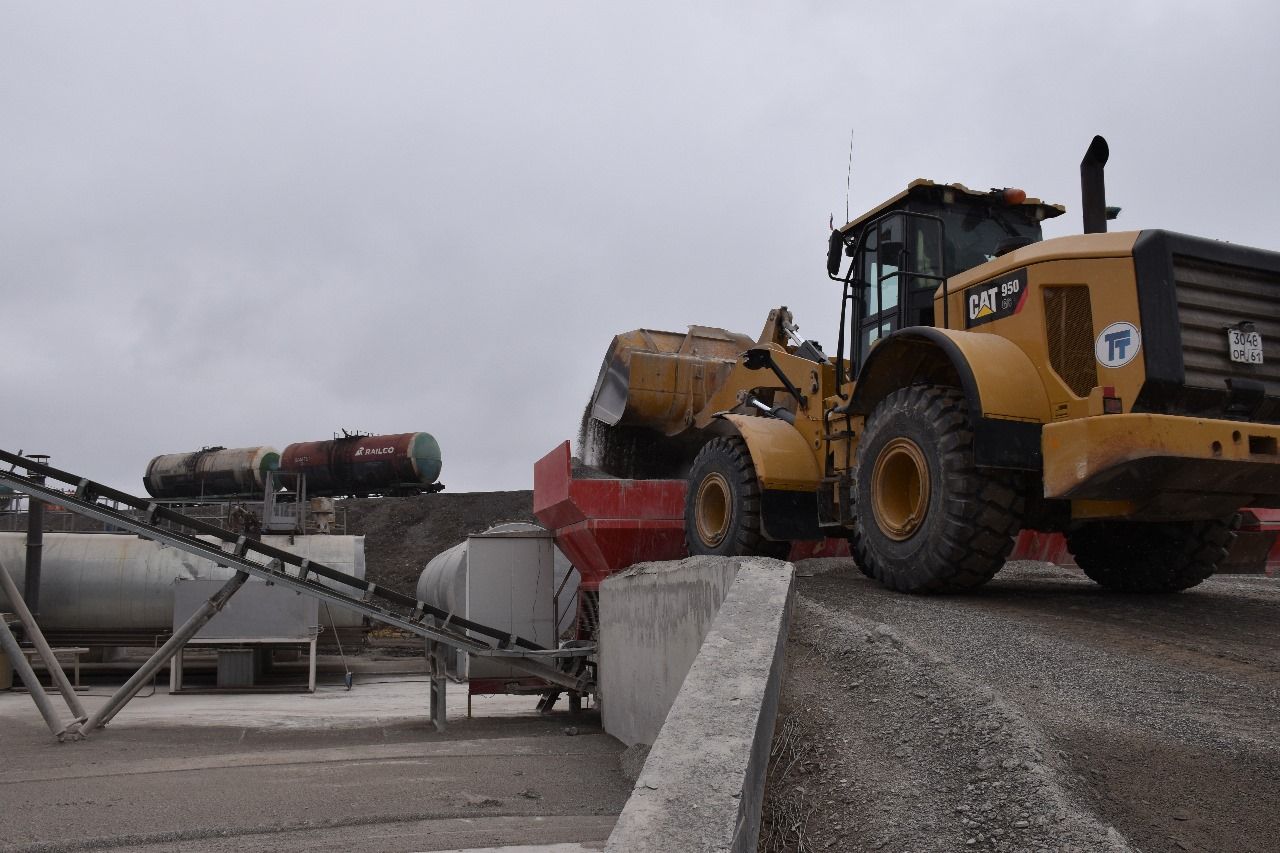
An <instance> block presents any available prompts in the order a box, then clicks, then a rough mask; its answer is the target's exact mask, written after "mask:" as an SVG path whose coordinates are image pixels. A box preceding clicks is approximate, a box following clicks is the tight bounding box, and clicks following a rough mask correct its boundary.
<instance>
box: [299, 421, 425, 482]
mask: <svg viewBox="0 0 1280 853" xmlns="http://www.w3.org/2000/svg"><path fill="white" fill-rule="evenodd" d="M441 465H442V462H441V456H440V444H439V443H438V442H437V441H436V440H435V438H434V437H433V436H432V435H431V434H430V433H426V432H406V433H398V434H396V435H344V436H342V437H341V438H334V439H330V440H328V441H304V442H299V443H297V444H290V445H289V446H288V447H286V448H285V449H284V452H283V453H282V454H280V470H281V471H284V472H288V473H297V474H305V475H306V476H307V494H309V495H317V496H333V497H339V496H344V495H352V496H355V497H365V496H367V495H371V494H379V495H414V494H421V493H422V492H438V491H440V490H441V489H443V488H444V486H443V485H442V484H440V483H439V482H437V480H438V479H439V477H440V468H441Z"/></svg>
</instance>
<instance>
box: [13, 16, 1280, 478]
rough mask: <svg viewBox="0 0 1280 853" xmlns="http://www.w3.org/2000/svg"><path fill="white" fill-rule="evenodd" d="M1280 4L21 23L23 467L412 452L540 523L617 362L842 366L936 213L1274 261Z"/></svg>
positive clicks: (16, 186) (16, 381)
mask: <svg viewBox="0 0 1280 853" xmlns="http://www.w3.org/2000/svg"><path fill="white" fill-rule="evenodd" d="M1278 32H1280V4H1275V3H1274V2H1229V0H1227V1H1226V2H1219V3H1216V4H1213V5H1212V7H1211V5H1210V4H1208V3H1203V2H1197V3H1190V2H1170V0H1159V1H1158V2H1157V0H1149V1H1148V2H1132V3H1129V2H1106V3H1097V2H1072V3H1037V2H1030V0H1016V2H964V3H941V2H939V3H922V2H894V3H880V4H872V3H834V2H830V3H829V2H807V3H805V2H778V3H752V2H739V3H672V4H665V3H652V2H651V3H627V4H623V3H601V2H597V3H534V2H524V3H503V4H495V3H448V4H446V3H390V2H382V3H346V4H337V3H317V2H297V3H281V2H277V3H248V2H244V3H226V2H216V3H122V2H117V3H110V4H107V3H76V4H73V3H46V2H28V3H13V2H4V3H0V288H2V292H3V303H2V306H3V307H2V309H0V312H2V313H0V316H2V317H3V326H2V327H0V328H2V329H3V350H2V351H3V353H4V367H3V370H2V371H0V404H2V412H3V413H2V414H0V447H3V448H5V449H8V450H17V449H18V448H23V449H25V450H26V451H28V452H44V453H49V454H52V455H53V457H54V462H55V463H57V464H59V465H60V466H62V467H65V468H68V469H70V470H73V471H76V472H78V473H82V474H85V475H87V476H90V477H91V478H94V479H100V480H105V481H107V482H109V483H111V484H112V485H115V486H118V487H121V488H125V489H127V490H130V491H133V492H135V493H136V492H140V491H141V489H142V487H141V476H142V473H143V470H144V468H145V466H146V464H147V462H148V460H149V459H150V458H151V457H152V456H154V455H156V454H158V453H166V452H178V451H186V450H195V449H198V448H200V447H201V446H203V445H211V444H221V445H226V446H229V447H240V446H248V445H256V444H270V445H274V446H275V447H277V448H280V449H283V447H284V446H285V445H286V444H289V443H290V442H293V441H304V440H313V439H320V438H327V437H329V436H330V435H331V434H332V433H333V432H334V431H335V430H337V429H339V428H347V429H361V430H366V431H373V432H408V431H415V430H425V431H427V432H431V433H433V434H434V435H435V436H436V437H437V438H438V439H439V440H440V444H441V447H442V449H443V453H444V459H445V462H444V472H443V474H442V480H443V481H444V482H445V483H446V484H448V487H449V488H450V490H453V491H472V490H487V489H509V488H528V487H530V485H531V482H532V465H533V462H534V461H535V460H536V459H537V458H539V457H540V456H542V455H543V454H544V453H545V452H546V451H548V450H549V449H550V448H551V447H553V446H554V445H555V444H556V443H558V442H559V441H561V440H563V439H565V438H570V437H572V436H574V435H575V433H576V431H577V425H578V419H579V416H580V413H581V411H582V408H583V405H584V404H585V403H586V400H587V397H588V395H589V393H590V391H591V388H592V384H593V382H594V379H595V375H596V371H597V370H598V368H599V365H600V360H601V358H602V357H603V355H604V351H605V348H606V347H607V346H608V344H609V341H610V339H611V337H612V336H613V335H614V334H616V333H618V332H621V331H624V330H627V329H632V328H637V327H641V326H647V327H652V328H669V329H683V327H684V326H686V325H688V324H690V323H700V324H706V325H717V326H725V327H728V328H731V329H735V330H740V331H744V332H747V333H750V334H751V335H753V336H754V335H755V334H757V333H758V332H759V329H760V327H761V325H762V324H763V322H764V318H765V315H766V313H767V312H768V310H769V308H770V307H772V306H776V305H778V304H786V305H789V306H790V307H791V308H792V309H793V310H794V311H795V313H796V317H797V321H798V322H799V323H800V326H801V328H802V330H803V332H804V333H806V334H807V335H809V336H811V337H816V338H818V339H819V340H821V341H823V342H827V343H831V342H834V338H835V331H836V311H837V310H838V294H837V292H836V291H835V290H834V289H833V285H832V283H831V282H829V281H828V280H827V279H826V276H825V274H824V270H823V260H824V257H823V255H824V251H825V246H826V237H827V219H828V216H829V215H830V214H833V213H834V214H835V215H836V219H837V220H840V219H842V218H843V215H844V209H845V179H846V160H847V156H848V146H849V134H850V130H851V129H852V131H853V135H854V168H853V176H852V178H853V179H852V184H853V189H852V198H851V200H850V205H851V209H852V210H853V212H855V213H856V212H858V211H860V210H863V209H865V208H867V207H870V206H872V205H874V204H875V203H877V202H879V201H881V200H882V199H883V198H885V197H887V196H889V195H891V194H893V193H895V192H897V191H898V190H900V189H902V188H903V187H904V186H905V185H906V183H907V182H908V181H910V180H911V179H912V178H916V177H929V178H933V179H935V180H939V181H948V182H950V181H961V182H963V183H966V184H968V185H969V186H971V187H978V188H987V187H993V186H1019V187H1023V188H1024V189H1026V190H1027V191H1028V192H1029V193H1030V194H1031V195H1035V196H1040V197H1042V198H1045V199H1047V200H1049V201H1056V202H1059V203H1062V204H1066V205H1067V206H1068V208H1069V212H1068V214H1067V215H1066V216H1064V217H1061V218H1060V219H1058V220H1056V221H1055V222H1053V223H1050V224H1049V226H1048V228H1047V231H1048V232H1049V234H1050V236H1056V235H1061V234H1068V233H1075V232H1077V231H1078V230H1079V228H1080V217H1079V211H1078V197H1079V188H1078V175H1079V171H1078V166H1079V162H1080V157H1081V155H1082V154H1083V152H1084V149H1085V147H1086V146H1087V144H1088V142H1089V140H1090V138H1091V137H1092V135H1093V134H1095V133H1102V134H1104V135H1105V136H1106V137H1107V138H1108V140H1109V141H1110V143H1111V163H1110V165H1109V167H1108V201H1109V202H1111V203H1113V204H1119V205H1122V206H1123V208H1124V213H1123V215H1122V217H1121V220H1120V222H1119V223H1117V224H1116V225H1115V226H1113V227H1119V228H1125V229H1131V228H1133V229H1136V228H1147V227H1162V228H1170V229H1174V230H1180V231H1187V232H1191V233H1198V234H1201V235H1204V236H1209V237H1216V238H1222V239H1228V240H1232V241H1237V242H1242V243H1250V244H1254V245H1261V246H1264V247H1267V248H1280V236H1278V235H1277V233H1276V216H1275V211H1276V208H1277V199H1278V198H1280V162H1277V157H1276V152H1277V151H1280V140H1278V139H1277V137H1278V135H1280V118H1278V114H1280V110H1278V109H1277V106H1278V103H1277V101H1278V99H1277V94H1276V92H1277V84H1278V83H1280V51H1277V50H1276V47H1275V38H1276V34H1277V33H1278Z"/></svg>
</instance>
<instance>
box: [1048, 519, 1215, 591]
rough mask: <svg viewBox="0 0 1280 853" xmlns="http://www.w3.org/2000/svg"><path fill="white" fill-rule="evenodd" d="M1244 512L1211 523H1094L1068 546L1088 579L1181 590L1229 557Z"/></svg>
mask: <svg viewBox="0 0 1280 853" xmlns="http://www.w3.org/2000/svg"><path fill="white" fill-rule="evenodd" d="M1239 526H1240V516H1239V514H1233V515H1232V516H1231V517H1230V518H1225V519H1211V520H1209V521H1189V522H1188V521H1182V522H1144V521H1112V520H1104V521H1090V522H1086V523H1084V524H1080V525H1078V526H1077V527H1075V528H1073V529H1071V530H1068V531H1067V548H1068V549H1069V550H1070V551H1071V553H1072V555H1073V556H1074V557H1075V558H1076V565H1077V566H1079V567H1080V570H1081V571H1083V572H1084V573H1085V574H1086V575H1088V576H1089V579H1090V580H1092V581H1094V582H1095V583H1097V584H1099V585H1100V586H1103V587H1106V588H1107V589H1110V590H1114V591H1116V592H1181V591H1182V590H1184V589H1190V588H1191V587H1193V586H1195V585H1196V584H1198V583H1200V582H1201V581H1203V580H1204V579H1205V578H1207V577H1209V576H1210V575H1212V574H1213V573H1214V571H1215V570H1216V569H1217V567H1218V564H1219V563H1221V562H1222V560H1223V559H1225V558H1226V556H1227V551H1228V550H1229V549H1230V548H1231V543H1232V542H1234V541H1235V538H1236V534H1235V530H1236V528H1237V527H1239Z"/></svg>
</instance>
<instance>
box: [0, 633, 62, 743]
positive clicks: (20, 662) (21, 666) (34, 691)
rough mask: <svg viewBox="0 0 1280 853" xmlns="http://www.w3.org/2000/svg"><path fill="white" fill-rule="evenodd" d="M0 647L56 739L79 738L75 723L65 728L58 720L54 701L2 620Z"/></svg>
mask: <svg viewBox="0 0 1280 853" xmlns="http://www.w3.org/2000/svg"><path fill="white" fill-rule="evenodd" d="M0 647H3V649H4V653H5V654H6V655H8V656H9V660H10V661H11V662H12V663H13V668H14V669H15V670H17V672H18V677H19V678H21V679H22V683H23V684H25V685H26V686H27V690H29V691H31V698H32V699H33V700H35V703H36V707H37V708H39V709H40V716H42V717H44V721H45V723H46V724H48V726H49V731H51V732H53V734H54V737H56V738H57V739H58V740H64V739H65V738H66V737H67V736H68V735H71V736H73V737H78V734H77V733H76V732H75V731H74V730H73V726H74V725H75V723H72V724H71V726H64V725H63V724H62V721H61V720H59V719H58V711H57V709H55V708H54V707H53V700H51V699H50V698H49V694H47V693H45V692H44V687H42V686H41V685H40V679H38V678H36V671H35V670H34V669H32V668H31V664H29V663H28V662H27V656H26V655H24V654H23V653H22V648H21V647H20V646H19V645H18V641H17V639H15V638H14V636H13V632H12V631H10V630H9V623H8V622H6V621H5V620H3V619H0Z"/></svg>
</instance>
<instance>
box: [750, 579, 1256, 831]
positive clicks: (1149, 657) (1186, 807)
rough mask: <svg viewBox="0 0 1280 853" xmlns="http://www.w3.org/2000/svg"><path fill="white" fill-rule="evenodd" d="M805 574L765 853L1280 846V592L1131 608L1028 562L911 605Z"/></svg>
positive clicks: (860, 583) (876, 590)
mask: <svg viewBox="0 0 1280 853" xmlns="http://www.w3.org/2000/svg"><path fill="white" fill-rule="evenodd" d="M797 568H798V574H799V575H801V577H800V578H799V581H798V594H797V603H796V610H795V614H794V618H793V623H792V624H793V628H792V633H791V638H790V643H789V645H788V656H789V657H788V670H789V671H788V675H787V679H786V682H785V686H784V695H783V706H782V713H781V716H780V718H779V724H778V730H777V734H776V735H775V744H774V756H773V761H772V764H771V771H770V773H771V776H770V788H769V794H768V798H767V801H766V811H765V824H764V832H763V834H762V839H763V843H762V850H764V851H782V850H786V851H812V850H841V851H846V850H847V851H862V850H886V851H889V850H892V851H950V850H991V851H1022V850H1046V851H1095V850H1126V849H1136V850H1141V851H1143V853H1153V852H1154V851H1170V853H1179V851H1184V850H1193V851H1199V850H1203V851H1217V850H1233V851H1246V850H1247V851H1259V852H1260V851H1268V850H1274V849H1275V847H1274V839H1275V838H1276V837H1277V835H1280V817H1277V816H1276V815H1275V814H1274V810H1269V809H1265V808H1260V807H1259V804H1261V803H1264V802H1269V801H1271V800H1272V799H1274V798H1275V797H1276V796H1277V795H1280V747H1278V746H1277V743H1278V741H1280V723H1278V722H1277V715H1276V713H1275V707H1276V706H1275V703H1276V696H1277V686H1278V685H1280V663H1278V661H1280V655H1278V654H1277V652H1278V651H1280V638H1277V636H1276V634H1275V632H1274V625H1275V624H1276V621H1277V617H1280V587H1278V586H1277V585H1276V584H1275V582H1274V581H1269V580H1267V579H1265V578H1257V579H1252V578H1251V579H1248V580H1247V581H1246V580H1237V579H1224V580H1219V579H1210V580H1209V581H1207V582H1206V583H1205V584H1204V585H1202V586H1201V587H1198V588H1196V589H1195V590H1191V591H1189V592H1186V593H1183V594H1179V595H1167V596H1132V595H1128V596H1126V595H1118V594H1112V593H1107V592H1105V591H1103V590H1101V589H1100V588H1098V587H1097V586H1096V585H1094V584H1092V583H1090V582H1088V581H1087V580H1085V579H1084V578H1083V576H1082V575H1080V574H1079V573H1078V572H1075V571H1072V570H1064V569H1059V568H1055V567H1049V566H1045V565H1042V564H1021V563H1015V564H1010V566H1008V567H1006V569H1005V570H1004V571H1002V572H1001V574H1000V575H998V576H997V577H996V579H995V580H994V581H993V582H992V583H991V584H990V585H988V586H987V587H984V588H983V589H981V590H979V591H977V592H975V593H973V594H970V595H965V596H904V595H899V594H895V593H890V592H887V591H885V590H884V589H882V588H881V587H879V586H878V585H877V584H875V583H874V582H872V581H870V580H868V579H866V578H864V577H863V576H862V575H861V574H860V573H859V572H858V571H857V569H856V568H855V567H854V566H853V565H852V563H851V562H850V561H848V560H813V561H804V562H802V563H800V564H798V567H797ZM1268 626H1270V627H1268ZM1130 845H1132V846H1130Z"/></svg>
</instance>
